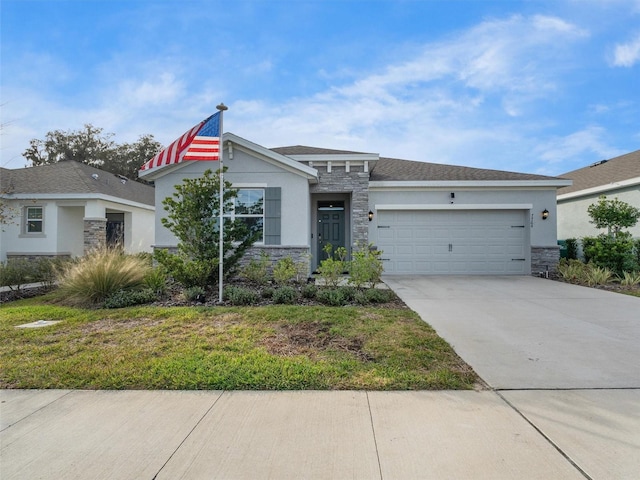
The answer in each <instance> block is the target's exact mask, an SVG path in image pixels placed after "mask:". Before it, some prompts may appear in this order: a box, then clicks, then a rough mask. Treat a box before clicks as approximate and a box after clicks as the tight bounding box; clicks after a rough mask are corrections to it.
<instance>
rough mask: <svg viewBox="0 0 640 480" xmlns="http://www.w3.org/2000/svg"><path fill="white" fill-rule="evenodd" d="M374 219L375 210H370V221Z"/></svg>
mask: <svg viewBox="0 0 640 480" xmlns="http://www.w3.org/2000/svg"><path fill="white" fill-rule="evenodd" d="M371 220H373V212H372V211H371V210H369V221H371Z"/></svg>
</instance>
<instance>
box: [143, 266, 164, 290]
mask: <svg viewBox="0 0 640 480" xmlns="http://www.w3.org/2000/svg"><path fill="white" fill-rule="evenodd" d="M144 286H145V287H146V288H147V289H149V290H151V291H152V292H155V293H156V295H157V296H158V297H160V296H162V295H164V294H165V293H167V272H166V270H165V269H164V267H162V266H158V267H155V268H152V269H151V270H149V272H148V273H147V274H146V275H145V277H144Z"/></svg>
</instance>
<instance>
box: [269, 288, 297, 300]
mask: <svg viewBox="0 0 640 480" xmlns="http://www.w3.org/2000/svg"><path fill="white" fill-rule="evenodd" d="M272 298H273V302H274V303H279V304H286V305H292V304H294V303H296V300H298V292H297V291H296V289H295V288H293V287H290V286H287V285H285V286H282V287H279V288H276V289H275V291H274V292H273V297H272Z"/></svg>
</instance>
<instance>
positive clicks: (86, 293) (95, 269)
mask: <svg viewBox="0 0 640 480" xmlns="http://www.w3.org/2000/svg"><path fill="white" fill-rule="evenodd" d="M150 270H151V266H150V265H149V264H148V262H146V261H145V260H144V259H143V258H141V257H138V256H134V255H127V254H125V253H123V252H122V251H121V250H119V249H110V248H106V249H99V250H94V251H92V252H90V253H88V254H87V255H85V256H84V257H82V258H81V259H80V260H78V261H77V262H75V263H71V264H69V265H67V266H66V267H65V268H63V269H62V270H61V271H60V272H59V275H58V284H59V288H58V290H57V291H56V296H57V297H58V298H59V299H61V300H62V301H63V303H67V304H71V305H86V306H91V305H93V306H95V305H98V304H100V303H102V302H104V301H105V300H106V299H107V298H109V297H110V296H112V295H114V294H115V293H117V292H119V291H127V290H139V289H141V288H142V287H143V286H144V280H145V277H146V276H147V275H148V273H149V272H150Z"/></svg>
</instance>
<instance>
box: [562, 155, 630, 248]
mask: <svg viewBox="0 0 640 480" xmlns="http://www.w3.org/2000/svg"><path fill="white" fill-rule="evenodd" d="M561 177H563V178H568V179H571V180H572V181H573V185H568V186H566V187H562V188H560V189H558V238H559V239H561V240H566V239H568V238H582V237H593V236H596V235H598V234H600V233H603V232H604V230H602V229H598V228H596V226H595V225H594V224H592V223H590V220H591V218H590V217H589V214H588V212H587V209H588V208H589V205H592V204H594V203H597V201H598V197H599V196H600V195H606V197H607V198H608V199H614V198H617V199H618V200H620V201H623V202H626V203H628V204H629V205H633V206H635V207H640V150H636V151H635V152H631V153H627V154H625V155H621V156H619V157H615V158H611V159H609V160H601V161H599V162H596V163H594V164H592V165H589V166H587V167H584V168H579V169H578V170H573V171H572V172H567V173H565V174H562V175H561ZM628 231H629V232H631V234H632V235H633V236H634V237H636V238H640V224H638V225H636V226H635V227H632V228H630V229H629V230H628Z"/></svg>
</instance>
